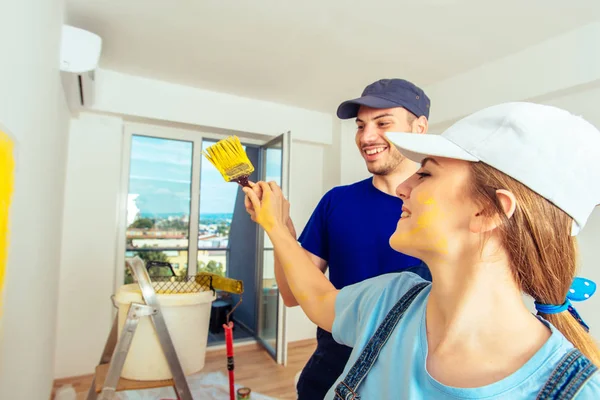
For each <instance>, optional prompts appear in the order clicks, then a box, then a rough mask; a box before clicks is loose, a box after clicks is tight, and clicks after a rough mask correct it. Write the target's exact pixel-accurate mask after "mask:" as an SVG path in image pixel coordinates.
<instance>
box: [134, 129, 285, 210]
mask: <svg viewBox="0 0 600 400" xmlns="http://www.w3.org/2000/svg"><path fill="white" fill-rule="evenodd" d="M213 143H214V142H206V141H205V142H203V145H202V147H203V150H204V149H206V148H207V147H208V146H210V145H212V144H213ZM255 167H256V166H255ZM280 171H281V150H280V149H268V150H267V179H268V180H275V181H279V176H280ZM191 177H192V142H185V141H179V140H171V139H161V138H152V137H146V136H137V135H134V136H133V138H132V145H131V165H130V169H129V198H130V199H133V202H134V203H135V208H137V209H138V210H139V212H140V213H141V214H143V215H147V214H149V215H156V214H189V210H190V192H191ZM237 188H238V185H237V184H236V183H231V182H225V180H224V179H223V177H222V176H221V174H220V173H219V171H217V169H216V168H215V167H214V166H213V165H212V164H211V163H210V162H209V161H208V160H206V158H205V157H204V156H202V162H201V169H200V214H202V215H203V214H215V213H227V214H230V213H232V212H233V206H234V204H235V198H236V195H237V193H238V190H237ZM128 209H131V206H130V207H128ZM131 217H132V216H130V215H128V219H131Z"/></svg>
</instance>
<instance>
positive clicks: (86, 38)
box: [60, 25, 102, 110]
mask: <svg viewBox="0 0 600 400" xmlns="http://www.w3.org/2000/svg"><path fill="white" fill-rule="evenodd" d="M101 51H102V38H100V36H98V35H96V34H94V33H92V32H88V31H86V30H83V29H80V28H75V27H73V26H69V25H63V29H62V41H61V48H60V71H61V79H62V83H63V88H64V90H65V95H66V98H67V102H68V104H69V107H70V108H71V109H72V110H78V109H81V108H84V107H90V106H91V105H92V104H93V103H94V92H95V72H96V68H97V67H98V61H99V59H100V53H101Z"/></svg>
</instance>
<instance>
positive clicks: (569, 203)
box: [386, 102, 600, 235]
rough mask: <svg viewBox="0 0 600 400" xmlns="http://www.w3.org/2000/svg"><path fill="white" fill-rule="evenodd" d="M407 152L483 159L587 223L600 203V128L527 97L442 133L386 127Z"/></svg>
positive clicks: (576, 226) (578, 224)
mask: <svg viewBox="0 0 600 400" xmlns="http://www.w3.org/2000/svg"><path fill="white" fill-rule="evenodd" d="M386 136H387V138H388V140H389V141H390V142H391V143H393V144H394V145H396V147H398V149H399V150H400V151H401V152H402V154H404V155H405V156H406V157H407V158H409V159H411V160H413V161H415V162H421V161H422V160H423V159H424V158H425V157H427V156H438V157H447V158H454V159H458V160H465V161H472V162H477V161H482V162H484V163H486V164H488V165H490V166H492V167H494V168H496V169H497V170H499V171H501V172H503V173H505V174H506V175H509V176H510V177H512V178H514V179H516V180H517V181H519V182H521V183H522V184H524V185H525V186H527V187H528V188H530V189H531V190H533V191H534V192H536V193H538V194H539V195H541V196H543V197H544V198H546V199H547V200H548V201H550V202H552V203H553V204H554V205H556V206H557V207H558V208H560V209H561V210H563V211H564V212H565V213H567V214H568V215H570V216H571V218H573V228H572V231H571V235H576V234H577V233H579V231H581V229H583V227H584V226H585V223H586V222H587V220H588V218H589V216H590V214H591V213H592V211H593V210H594V207H596V205H598V204H599V203H600V131H598V129H597V128H596V127H594V126H593V125H592V124H590V123H589V122H587V121H586V120H584V119H583V118H582V117H579V116H576V115H573V114H571V113H569V112H568V111H565V110H562V109H560V108H556V107H551V106H546V105H541V104H534V103H525V102H516V103H505V104H499V105H496V106H492V107H488V108H485V109H483V110H481V111H478V112H476V113H474V114H471V115H469V116H468V117H465V118H463V119H461V120H460V121H458V122H456V123H455V124H454V125H452V126H451V127H450V128H448V129H447V130H446V131H445V132H443V133H442V134H441V135H434V134H426V135H423V134H416V133H399V132H388V133H386Z"/></svg>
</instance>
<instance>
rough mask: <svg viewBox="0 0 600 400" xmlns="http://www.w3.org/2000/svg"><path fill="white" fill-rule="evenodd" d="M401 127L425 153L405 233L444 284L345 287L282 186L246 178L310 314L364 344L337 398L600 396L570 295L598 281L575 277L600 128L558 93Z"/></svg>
mask: <svg viewBox="0 0 600 400" xmlns="http://www.w3.org/2000/svg"><path fill="white" fill-rule="evenodd" d="M388 139H389V140H390V141H391V142H392V143H393V144H395V145H396V146H397V147H398V148H399V149H400V151H401V152H402V153H403V154H404V155H405V156H406V157H408V158H409V159H412V160H414V161H416V162H420V163H421V168H420V170H419V171H418V172H417V173H416V174H415V175H414V176H412V177H411V178H409V179H408V180H407V181H405V182H404V183H403V184H401V185H400V186H399V187H398V189H397V194H398V195H399V196H400V197H401V198H402V199H403V200H404V206H403V213H402V217H401V219H400V221H398V225H397V228H396V231H395V232H394V234H393V235H392V236H391V238H390V245H391V246H392V247H393V248H394V249H395V250H397V251H401V252H403V253H405V254H408V255H411V256H414V257H418V258H420V259H422V260H423V261H424V262H425V263H426V264H427V265H428V266H429V268H430V270H431V273H432V277H433V282H432V283H431V284H428V283H426V282H425V281H423V280H422V279H420V278H419V277H417V276H416V275H414V274H412V273H399V274H388V275H384V276H380V277H377V278H373V279H370V280H367V281H365V282H362V283H359V284H356V285H353V286H350V287H347V288H344V289H342V290H341V291H338V290H336V289H335V288H334V287H333V286H332V285H331V284H330V283H329V281H328V280H327V279H326V278H325V277H324V276H323V274H322V273H321V272H320V271H319V270H318V269H317V268H316V267H315V266H314V264H312V263H311V262H310V260H309V259H307V258H306V256H305V255H304V253H303V251H302V250H301V248H300V247H299V246H298V244H297V243H296V241H295V240H294V238H293V237H291V235H290V234H289V233H288V231H287V229H286V228H285V221H286V218H287V216H286V211H285V209H286V207H285V199H283V198H282V196H281V191H280V190H279V188H278V187H277V186H276V185H274V184H266V183H264V182H260V183H259V184H258V185H255V186H254V187H253V189H254V190H252V189H248V188H246V189H244V192H245V193H246V195H247V199H246V200H247V208H248V211H249V213H250V214H251V216H252V218H253V220H255V221H256V222H257V223H259V224H260V225H261V226H262V227H263V228H264V229H265V231H266V232H267V234H268V235H269V237H270V239H271V241H272V242H273V244H274V248H275V252H276V253H277V256H278V257H279V259H280V260H281V261H282V264H283V267H284V271H285V274H286V277H287V279H288V282H290V284H292V283H293V285H291V289H292V291H293V293H294V295H295V297H296V299H298V301H299V303H300V305H301V306H302V308H303V310H304V311H305V313H306V314H307V315H308V317H309V318H310V319H311V320H312V321H313V322H315V323H316V324H317V325H319V326H320V327H322V328H323V329H326V330H329V331H331V332H332V334H333V337H334V338H335V340H336V341H338V342H340V343H343V344H346V345H348V346H351V347H353V352H352V355H351V357H350V360H349V361H348V364H347V365H346V368H345V370H344V372H343V374H342V375H341V376H340V377H339V379H338V384H336V385H335V386H334V387H332V388H331V389H330V391H329V392H328V394H327V397H326V398H327V399H334V398H335V399H351V398H359V396H361V397H362V398H363V399H409V398H410V399H438V398H452V399H482V398H485V399H535V398H540V399H541V398H548V399H549V398H552V399H554V398H574V397H576V398H577V399H599V398H600V377H599V376H598V374H597V373H596V370H597V368H596V365H600V351H599V350H598V347H596V345H595V344H594V342H593V340H592V338H591V336H590V335H589V334H588V333H587V331H586V326H585V324H584V323H583V320H582V319H581V318H580V317H579V315H578V314H577V312H576V311H575V309H574V308H573V307H572V306H571V305H570V301H569V298H576V297H578V298H579V299H583V298H587V297H589V296H590V295H591V294H593V290H594V288H595V285H594V284H593V282H590V281H586V280H583V281H581V280H575V281H574V276H575V271H576V248H575V239H574V237H573V236H572V235H574V234H576V233H577V232H578V231H579V230H581V228H583V226H584V225H585V223H586V221H587V219H588V217H589V215H590V214H591V212H592V211H593V209H594V207H595V206H596V205H597V204H599V203H600V188H599V184H598V183H599V182H600V169H599V168H598V167H597V160H598V159H600V132H599V131H598V130H597V129H596V128H594V127H593V126H592V125H590V124H589V123H587V122H586V121H584V120H583V119H582V118H579V117H576V116H573V115H571V114H569V113H568V112H566V111H563V110H560V109H557V108H554V107H548V106H543V105H537V104H531V103H509V104H501V105H498V106H494V107H490V108H487V109H484V110H482V111H479V112H477V113H475V114H473V115H471V116H469V117H466V118H465V119H463V120H461V121H459V122H458V123H456V124H455V125H453V126H452V127H451V128H449V129H448V130H447V131H446V132H444V133H443V134H442V135H441V136H437V135H414V134H409V133H388ZM250 204H251V205H250ZM348 218H352V216H351V215H349V216H348ZM367 234H368V232H365V235H367ZM572 283H575V284H574V285H573V287H571V284H572ZM577 284H580V285H577ZM571 290H572V291H574V292H575V293H572V292H571ZM522 292H525V293H526V294H528V295H529V296H531V297H533V298H534V299H535V305H536V308H537V309H538V315H537V316H535V315H532V314H531V313H530V312H529V311H528V309H527V308H526V306H525V305H524V303H523V301H522ZM567 295H569V297H567ZM577 349H578V350H579V351H577ZM354 396H355V397H354ZM561 396H562V397H561Z"/></svg>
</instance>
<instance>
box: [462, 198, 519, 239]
mask: <svg viewBox="0 0 600 400" xmlns="http://www.w3.org/2000/svg"><path fill="white" fill-rule="evenodd" d="M496 197H497V198H498V201H499V202H500V206H501V207H502V211H503V212H504V215H506V218H511V217H512V216H513V214H514V213H515V209H516V208H517V199H516V198H515V195H514V194H513V193H512V192H510V191H508V190H504V189H498V190H496ZM502 221H503V218H502V217H501V216H500V215H498V214H494V215H492V216H489V215H486V213H484V211H483V210H479V211H477V212H476V214H475V215H474V216H473V218H471V223H470V224H469V229H470V230H471V232H473V233H484V232H489V231H492V230H494V229H496V228H497V227H499V226H500V225H502Z"/></svg>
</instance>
